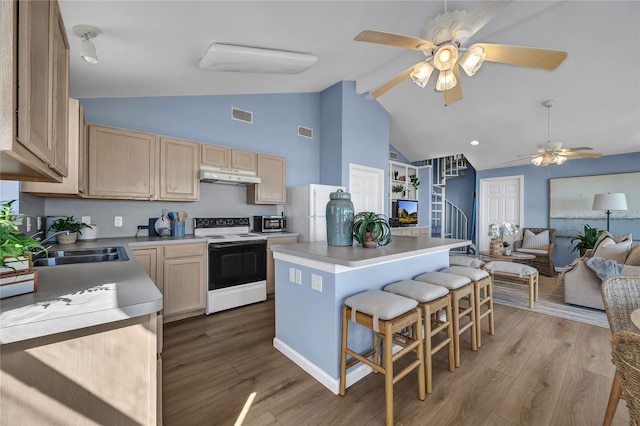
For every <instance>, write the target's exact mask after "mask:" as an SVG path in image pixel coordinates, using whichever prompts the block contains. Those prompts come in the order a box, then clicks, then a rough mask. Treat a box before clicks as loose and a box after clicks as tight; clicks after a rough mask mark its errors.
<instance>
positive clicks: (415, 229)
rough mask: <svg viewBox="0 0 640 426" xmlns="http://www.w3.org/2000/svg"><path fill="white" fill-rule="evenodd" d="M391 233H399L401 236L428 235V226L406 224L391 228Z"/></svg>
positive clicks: (429, 232)
mask: <svg viewBox="0 0 640 426" xmlns="http://www.w3.org/2000/svg"><path fill="white" fill-rule="evenodd" d="M391 235H401V236H403V237H430V236H431V227H430V226H406V227H400V228H391Z"/></svg>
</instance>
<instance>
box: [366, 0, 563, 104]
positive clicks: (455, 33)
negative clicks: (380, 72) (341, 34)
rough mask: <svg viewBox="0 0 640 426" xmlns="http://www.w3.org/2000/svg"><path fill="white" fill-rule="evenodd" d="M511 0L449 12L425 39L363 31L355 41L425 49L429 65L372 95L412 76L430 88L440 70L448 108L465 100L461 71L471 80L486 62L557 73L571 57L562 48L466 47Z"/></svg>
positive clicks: (439, 82) (439, 87) (438, 86)
mask: <svg viewBox="0 0 640 426" xmlns="http://www.w3.org/2000/svg"><path fill="white" fill-rule="evenodd" d="M509 3H511V1H484V2H481V3H480V4H479V5H478V6H477V7H475V8H474V9H472V10H471V11H470V12H467V11H464V10H455V11H451V12H448V11H446V0H445V12H444V13H443V14H442V15H439V16H437V17H436V18H434V19H432V20H431V21H429V22H427V24H426V26H425V29H424V31H423V36H424V38H416V37H411V36H406V35H400V34H392V33H386V32H381V31H375V30H364V31H362V32H361V33H360V34H358V35H357V36H356V37H355V40H356V41H364V42H368V43H378V44H386V45H390V46H398V47H403V48H406V49H413V50H420V51H422V53H424V55H425V56H426V59H425V60H424V61H421V62H418V63H417V64H414V65H412V66H411V67H409V68H408V69H406V70H405V71H403V72H402V73H400V74H398V75H397V76H396V77H394V78H393V79H391V80H389V81H388V82H386V83H384V84H383V85H382V86H380V87H378V88H376V89H375V90H373V91H371V95H372V96H373V97H374V98H378V97H379V96H381V95H382V94H384V93H385V92H387V91H388V90H389V89H391V88H393V87H394V86H396V85H397V84H399V83H400V82H401V81H403V80H404V79H406V78H407V77H411V79H412V80H413V81H414V82H415V83H416V84H417V85H418V86H420V87H425V86H426V85H427V82H428V81H429V78H430V77H431V74H432V73H433V71H434V70H436V69H437V70H438V71H439V75H438V80H437V81H436V90H438V91H441V92H444V103H445V105H449V104H452V103H454V102H456V101H459V100H460V99H462V86H461V82H460V69H459V68H460V67H462V69H463V70H464V71H465V73H466V74H467V75H468V76H470V77H471V76H472V75H474V74H475V73H476V72H477V71H478V69H479V68H480V66H481V65H482V63H483V62H484V61H489V62H500V63H503V64H511V65H520V66H525V67H533V68H542V69H546V70H553V69H555V68H556V67H557V66H558V65H560V64H561V63H562V61H563V60H564V59H565V58H566V57H567V52H565V51H562V50H550V49H540V48H536V47H524V46H514V45H508V44H494V43H476V44H473V45H471V46H469V47H466V45H467V43H468V42H469V39H471V37H472V36H473V35H474V34H475V33H476V32H478V31H479V30H480V29H481V28H482V27H484V26H485V25H486V24H487V22H489V21H490V20H491V19H492V18H493V17H494V16H495V15H497V14H498V13H499V12H500V11H501V10H502V9H504V8H505V7H506V6H507V5H508V4H509Z"/></svg>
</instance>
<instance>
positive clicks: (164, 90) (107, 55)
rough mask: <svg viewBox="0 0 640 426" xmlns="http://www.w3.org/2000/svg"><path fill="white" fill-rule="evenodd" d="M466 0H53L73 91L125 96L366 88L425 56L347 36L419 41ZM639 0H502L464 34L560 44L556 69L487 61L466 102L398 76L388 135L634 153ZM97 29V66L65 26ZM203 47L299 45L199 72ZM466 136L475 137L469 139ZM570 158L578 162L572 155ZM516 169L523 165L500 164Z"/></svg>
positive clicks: (386, 103) (500, 146) (639, 128)
mask: <svg viewBox="0 0 640 426" xmlns="http://www.w3.org/2000/svg"><path fill="white" fill-rule="evenodd" d="M477 4H478V2H476V1H448V2H443V1H413V2H405V1H253V2H250V1H95V0H72V1H67V0H61V1H60V8H61V11H62V15H63V18H64V21H65V25H66V27H67V34H68V37H69V41H70V44H71V71H70V73H71V83H70V84H71V86H70V93H71V96H73V97H77V98H92V97H129V96H175V95H217V94H251V93H296V92H319V91H322V90H324V89H326V88H327V87H330V86H332V85H333V84H335V83H336V82H339V81H343V80H354V81H356V83H357V84H356V87H357V90H358V92H361V93H363V94H364V93H366V92H367V91H370V90H372V89H374V88H375V87H376V86H377V85H379V84H382V83H384V82H385V81H387V80H389V79H391V78H392V77H394V76H396V75H397V74H399V73H400V72H401V71H403V70H405V69H406V68H407V67H409V66H410V65H412V64H414V63H416V62H418V61H420V60H421V59H424V55H423V54H422V53H421V52H419V51H413V50H406V49H402V48H398V47H392V46H386V45H377V44H370V43H361V42H356V41H354V40H353V38H354V37H355V36H356V34H358V33H359V32H360V31H361V30H364V29H375V30H379V31H385V32H392V33H399V34H405V35H410V36H415V37H421V32H422V29H423V27H424V26H425V24H426V23H427V22H428V21H429V20H430V19H433V18H435V17H436V16H438V15H439V14H441V13H443V12H444V10H445V7H446V8H447V10H455V9H464V10H471V9H473V8H474V7H475V6H477ZM639 22H640V2H639V1H636V0H632V1H513V2H512V3H511V4H509V5H508V6H507V7H506V8H505V9H504V10H503V11H502V12H500V14H498V15H497V16H496V17H495V18H494V19H493V20H491V21H490V22H489V23H488V24H487V25H486V26H484V27H483V28H482V29H481V30H480V31H479V32H478V33H476V34H475V35H474V36H473V38H472V39H471V42H489V43H503V44H515V45H522V46H534V47H543V48H550V49H558V50H566V51H567V52H568V53H569V55H568V57H567V59H566V60H565V61H564V62H563V63H562V64H561V65H560V66H559V67H558V68H557V69H556V70H553V71H545V70H540V69H531V68H523V67H518V66H513V65H504V64H498V63H489V62H485V64H484V65H483V66H482V68H481V69H480V70H479V71H478V73H477V74H476V75H474V76H473V77H468V76H466V75H465V74H463V75H462V88H463V96H464V98H463V99H462V100H461V101H459V102H456V103H454V104H452V105H449V106H444V102H443V97H442V94H441V93H439V92H436V91H435V89H434V81H433V80H435V78H433V77H432V81H431V82H430V83H429V84H428V85H427V86H426V87H425V88H424V89H421V88H419V87H418V86H416V85H415V84H414V83H413V82H411V80H410V79H407V80H405V81H403V82H402V83H400V84H399V85H398V86H396V87H395V88H394V89H392V90H390V91H389V92H387V93H385V94H384V95H382V96H381V97H379V98H378V99H377V100H372V102H376V101H377V102H380V104H381V105H382V106H383V107H384V108H385V109H386V110H387V111H388V112H389V114H390V117H391V133H390V143H391V144H393V145H394V146H395V147H396V148H397V149H398V150H399V151H400V152H401V153H402V154H403V155H404V156H406V157H407V158H408V159H409V160H410V161H418V160H423V159H428V158H435V157H440V156H443V155H449V154H464V155H465V156H467V158H468V159H469V160H470V162H471V164H472V165H473V166H474V167H476V169H478V170H484V169H491V168H498V167H505V164H504V163H505V162H507V161H510V160H514V159H516V158H517V157H516V156H517V155H518V154H524V153H533V152H535V150H536V145H537V144H540V143H544V142H547V139H548V137H547V135H548V123H547V109H546V108H545V107H544V106H542V102H544V101H545V100H547V99H555V100H556V103H555V105H554V107H553V108H552V110H551V127H550V136H551V140H552V141H561V142H562V143H563V145H564V147H574V146H590V147H593V148H594V151H596V152H601V153H602V154H604V155H611V154H620V153H627V152H637V151H640V25H639V24H638V23H639ZM78 24H86V25H92V26H95V27H97V28H98V29H99V31H100V33H99V34H98V37H97V38H95V39H93V42H94V44H95V46H96V49H97V53H98V57H99V63H98V64H96V65H91V64H88V63H86V62H84V61H82V60H81V59H80V57H79V48H80V46H79V44H80V43H79V41H80V40H79V39H78V38H77V37H76V36H75V35H73V31H72V27H73V26H74V25H78ZM212 42H218V43H228V44H238V45H245V46H255V47H262V48H272V49H279V50H289V51H297V52H308V53H312V54H314V55H316V56H317V57H318V62H317V63H316V64H315V65H313V66H312V67H311V68H309V69H308V70H306V71H304V72H303V73H301V74H297V75H284V74H282V75H278V74H264V73H237V72H222V71H217V72H214V71H205V70H202V69H200V68H199V67H198V62H199V61H200V58H201V57H202V55H203V54H204V52H205V51H206V50H207V48H208V47H209V45H210V44H211V43H212ZM473 139H476V140H478V141H480V144H479V145H478V146H471V145H470V144H469V142H470V141H471V140H473ZM571 161H580V160H571ZM518 164H527V162H526V160H523V161H522V162H518V163H511V164H509V165H518Z"/></svg>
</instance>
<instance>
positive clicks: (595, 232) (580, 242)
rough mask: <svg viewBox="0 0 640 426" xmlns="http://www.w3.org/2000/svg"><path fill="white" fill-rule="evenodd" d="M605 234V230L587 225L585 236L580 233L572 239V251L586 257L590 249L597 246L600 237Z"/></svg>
mask: <svg viewBox="0 0 640 426" xmlns="http://www.w3.org/2000/svg"><path fill="white" fill-rule="evenodd" d="M603 232H604V230H603V229H598V228H592V227H591V226H589V225H585V226H584V234H580V233H578V235H576V236H574V237H573V238H571V244H573V247H572V248H571V251H572V252H574V251H579V252H580V256H581V257H582V256H584V253H585V252H586V251H587V250H588V249H592V248H593V246H594V245H595V244H596V241H598V238H600V235H602V233H603Z"/></svg>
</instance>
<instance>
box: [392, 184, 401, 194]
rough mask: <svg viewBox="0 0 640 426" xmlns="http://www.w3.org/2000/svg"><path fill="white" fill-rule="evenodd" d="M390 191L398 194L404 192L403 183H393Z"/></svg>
mask: <svg viewBox="0 0 640 426" xmlns="http://www.w3.org/2000/svg"><path fill="white" fill-rule="evenodd" d="M391 191H392V192H393V193H394V194H398V193H401V192H404V185H393V186H392V187H391Z"/></svg>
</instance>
